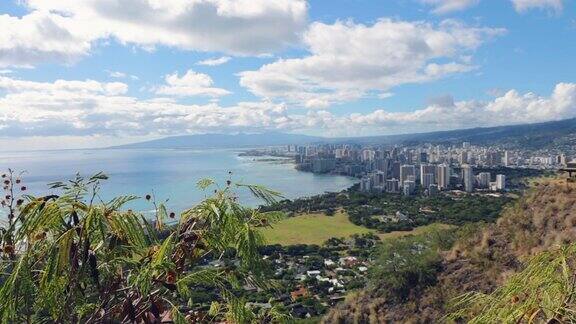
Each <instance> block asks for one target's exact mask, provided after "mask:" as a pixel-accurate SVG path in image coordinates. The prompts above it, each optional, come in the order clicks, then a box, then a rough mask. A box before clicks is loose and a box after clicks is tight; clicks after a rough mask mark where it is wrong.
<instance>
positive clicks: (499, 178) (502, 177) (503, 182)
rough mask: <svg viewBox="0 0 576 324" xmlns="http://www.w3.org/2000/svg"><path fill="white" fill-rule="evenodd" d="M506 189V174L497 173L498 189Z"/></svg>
mask: <svg viewBox="0 0 576 324" xmlns="http://www.w3.org/2000/svg"><path fill="white" fill-rule="evenodd" d="M505 189H506V176H505V175H503V174H498V175H496V190H505Z"/></svg>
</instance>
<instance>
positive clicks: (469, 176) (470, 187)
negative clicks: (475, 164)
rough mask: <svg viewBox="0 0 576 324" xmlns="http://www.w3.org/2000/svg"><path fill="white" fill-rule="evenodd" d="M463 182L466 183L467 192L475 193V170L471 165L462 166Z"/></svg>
mask: <svg viewBox="0 0 576 324" xmlns="http://www.w3.org/2000/svg"><path fill="white" fill-rule="evenodd" d="M462 180H463V182H464V190H466V192H472V191H474V170H473V169H472V166H471V165H469V164H464V165H463V166H462Z"/></svg>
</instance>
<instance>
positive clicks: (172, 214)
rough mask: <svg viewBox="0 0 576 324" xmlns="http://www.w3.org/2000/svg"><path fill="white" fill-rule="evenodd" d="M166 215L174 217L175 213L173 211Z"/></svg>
mask: <svg viewBox="0 0 576 324" xmlns="http://www.w3.org/2000/svg"><path fill="white" fill-rule="evenodd" d="M168 216H170V218H174V217H176V214H175V213H174V212H171V213H170V215H168Z"/></svg>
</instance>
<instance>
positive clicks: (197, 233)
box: [0, 171, 284, 323]
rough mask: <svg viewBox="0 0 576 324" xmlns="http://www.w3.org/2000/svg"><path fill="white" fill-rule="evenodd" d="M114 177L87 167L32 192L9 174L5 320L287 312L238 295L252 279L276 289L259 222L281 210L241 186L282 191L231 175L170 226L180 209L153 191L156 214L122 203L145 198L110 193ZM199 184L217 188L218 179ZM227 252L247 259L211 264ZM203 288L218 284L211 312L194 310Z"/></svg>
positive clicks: (187, 318) (267, 195)
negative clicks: (252, 200) (267, 274)
mask: <svg viewBox="0 0 576 324" xmlns="http://www.w3.org/2000/svg"><path fill="white" fill-rule="evenodd" d="M105 179H106V176H105V175H103V174H97V175H95V176H93V177H90V178H86V179H85V178H82V177H80V176H78V177H76V178H75V179H72V180H71V181H69V182H65V183H54V184H52V188H53V189H55V190H59V192H60V193H59V194H57V195H50V196H45V197H32V196H28V195H25V189H26V188H25V187H24V186H23V185H22V184H21V182H22V180H21V179H20V176H19V175H18V174H15V173H13V172H12V171H10V172H9V173H7V174H4V175H3V176H2V181H3V183H4V190H5V197H4V199H3V202H2V204H3V206H4V207H6V208H7V210H8V219H7V223H6V224H5V225H3V226H2V232H1V237H0V245H1V247H2V251H1V258H0V321H1V322H3V323H32V322H59V323H69V322H82V323H102V322H146V323H151V322H160V321H173V322H175V323H188V322H191V321H199V322H205V321H213V320H217V321H218V320H223V319H226V320H228V321H231V322H236V323H245V322H270V321H272V320H280V319H281V318H282V317H283V316H284V315H283V314H282V313H280V312H279V311H278V309H277V308H276V307H272V308H271V309H268V310H265V311H264V310H258V309H252V308H250V307H246V305H245V300H243V299H242V297H241V295H239V294H237V291H238V289H239V287H241V286H242V285H244V284H251V285H254V286H256V287H262V288H270V284H271V283H270V282H269V281H267V280H264V279H263V278H264V271H265V267H264V265H263V262H262V258H261V256H260V254H259V253H258V249H259V247H260V245H261V243H262V237H261V235H260V234H259V232H258V230H257V227H260V226H263V225H267V224H269V223H271V222H272V221H274V219H275V217H276V216H275V215H273V214H266V213H260V212H258V211H256V210H252V209H249V208H246V207H243V206H241V205H239V203H238V202H237V199H236V195H235V194H234V190H235V189H242V188H247V189H248V190H250V191H252V193H254V194H255V195H256V196H257V197H259V198H262V199H263V200H264V202H272V201H273V200H274V199H275V197H276V193H274V192H270V191H267V190H265V189H263V188H260V187H257V186H240V185H233V184H232V183H231V182H230V181H228V183H227V185H226V186H224V188H222V189H217V190H215V191H214V193H213V195H212V196H211V197H209V198H207V199H206V200H205V201H203V202H201V203H200V204H198V205H196V206H194V207H192V208H191V209H189V210H186V211H185V212H183V213H182V214H181V215H180V217H179V220H178V223H177V224H176V225H174V226H166V225H165V222H166V220H167V218H168V217H174V216H175V215H174V214H173V213H168V212H167V210H166V207H165V206H164V205H162V204H156V203H155V202H154V201H153V200H154V198H153V197H151V196H146V197H145V199H147V200H150V201H151V203H153V205H154V207H155V209H156V218H155V219H154V220H153V221H149V220H147V219H145V218H144V217H143V216H142V215H140V214H138V213H135V212H132V211H130V210H123V209H122V206H123V205H124V204H126V203H127V202H129V201H132V200H134V199H138V198H137V197H133V196H125V197H117V198H115V199H112V200H111V201H102V200H101V199H100V195H99V188H100V182H101V181H103V180H105ZM199 187H200V188H201V189H203V190H212V189H210V188H213V187H214V183H213V182H212V181H209V180H203V181H201V182H200V183H199ZM225 254H226V255H229V256H231V257H233V258H234V259H236V260H238V263H237V264H235V265H231V266H226V267H220V268H215V267H206V263H207V262H208V261H209V260H218V259H219V258H221V257H222V256H223V255H225ZM198 291H209V292H211V294H209V295H207V296H208V297H209V298H210V299H211V300H209V302H211V305H210V304H209V305H210V308H209V309H208V310H206V311H192V310H193V309H194V305H196V304H197V303H198V302H199V300H197V299H195V298H197V297H198V296H199V295H198V294H197V292H198ZM204 296H206V295H204Z"/></svg>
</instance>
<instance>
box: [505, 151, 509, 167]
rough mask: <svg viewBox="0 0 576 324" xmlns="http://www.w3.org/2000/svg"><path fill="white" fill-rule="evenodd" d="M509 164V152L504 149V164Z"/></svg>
mask: <svg viewBox="0 0 576 324" xmlns="http://www.w3.org/2000/svg"><path fill="white" fill-rule="evenodd" d="M509 165H510V153H509V152H508V151H504V166H509Z"/></svg>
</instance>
